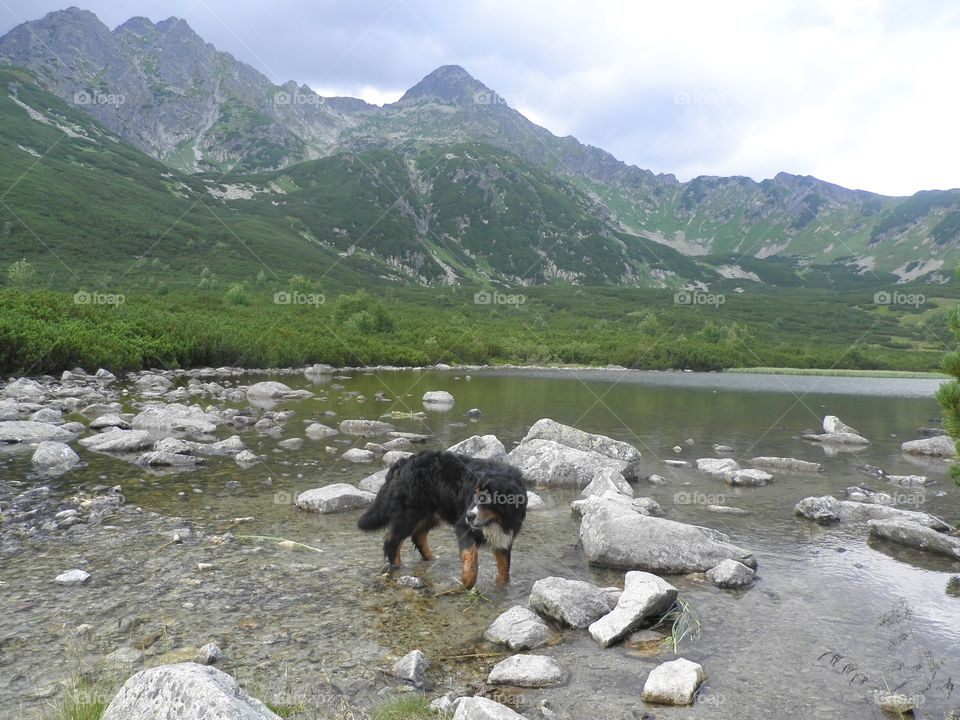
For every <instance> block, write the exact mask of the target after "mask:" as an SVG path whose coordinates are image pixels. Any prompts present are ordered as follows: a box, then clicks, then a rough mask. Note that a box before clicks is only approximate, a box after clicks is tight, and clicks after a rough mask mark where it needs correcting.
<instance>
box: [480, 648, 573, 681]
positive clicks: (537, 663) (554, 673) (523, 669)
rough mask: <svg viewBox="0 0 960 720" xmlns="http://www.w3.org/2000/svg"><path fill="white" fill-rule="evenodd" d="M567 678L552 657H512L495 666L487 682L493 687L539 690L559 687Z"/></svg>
mask: <svg viewBox="0 0 960 720" xmlns="http://www.w3.org/2000/svg"><path fill="white" fill-rule="evenodd" d="M566 678H567V673H566V671H565V670H564V669H563V668H562V667H560V666H559V665H558V664H557V661H556V660H554V659H553V658H551V657H547V656H546V655H511V656H510V657H508V658H506V659H505V660H501V661H500V662H498V663H497V664H496V665H494V666H493V669H492V670H490V674H489V675H488V676H487V682H488V683H490V684H491V685H513V686H515V687H529V688H539V687H549V686H550V685H559V684H561V683H562V682H563V681H564V680H566Z"/></svg>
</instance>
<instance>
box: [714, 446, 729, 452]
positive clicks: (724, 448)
mask: <svg viewBox="0 0 960 720" xmlns="http://www.w3.org/2000/svg"><path fill="white" fill-rule="evenodd" d="M713 451H714V452H718V453H732V452H733V448H732V447H730V446H729V445H714V446H713Z"/></svg>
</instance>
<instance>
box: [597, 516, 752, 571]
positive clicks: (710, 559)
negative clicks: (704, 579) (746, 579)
mask: <svg viewBox="0 0 960 720" xmlns="http://www.w3.org/2000/svg"><path fill="white" fill-rule="evenodd" d="M580 541H581V543H582V544H583V550H584V553H585V554H586V556H587V559H588V560H589V561H590V562H591V563H593V564H595V565H602V566H606V567H616V568H625V569H628V570H631V569H632V570H647V571H649V572H659V573H667V574H684V573H690V572H705V571H707V570H709V569H710V568H712V567H713V566H715V565H717V564H718V563H720V562H721V561H723V560H726V559H728V558H731V559H733V560H738V561H740V562H742V563H743V564H744V565H747V566H748V567H756V565H757V561H756V559H755V558H754V557H753V555H752V554H751V553H750V552H748V551H747V550H744V549H743V548H741V547H738V546H736V545H734V544H733V543H731V542H730V541H729V538H728V537H727V536H726V535H724V534H723V533H721V532H718V531H716V530H711V529H709V528H704V527H699V526H697V525H687V524H685V523H680V522H676V521H673V520H667V519H665V518H658V517H652V516H648V515H641V514H639V513H635V512H634V513H624V512H622V511H619V510H617V509H615V508H612V507H611V504H610V503H602V502H598V503H596V504H594V505H593V506H591V507H590V508H588V510H587V512H586V513H585V514H584V516H583V520H582V521H581V523H580Z"/></svg>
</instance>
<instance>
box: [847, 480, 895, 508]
mask: <svg viewBox="0 0 960 720" xmlns="http://www.w3.org/2000/svg"><path fill="white" fill-rule="evenodd" d="M846 494H847V500H849V501H851V502H860V503H869V504H871V505H896V501H895V500H894V499H893V496H892V495H888V494H887V493H885V492H878V491H876V490H872V489H870V488H867V487H861V486H859V485H851V486H850V487H848V488H847V491H846Z"/></svg>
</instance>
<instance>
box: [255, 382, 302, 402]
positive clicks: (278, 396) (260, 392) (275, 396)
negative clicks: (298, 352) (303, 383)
mask: <svg viewBox="0 0 960 720" xmlns="http://www.w3.org/2000/svg"><path fill="white" fill-rule="evenodd" d="M311 397H313V393H312V392H310V391H309V390H294V389H293V388H291V387H288V386H287V385H284V384H283V383H282V382H275V381H273V380H267V381H264V382H258V383H254V384H253V385H251V386H250V387H248V388H247V398H248V399H250V400H291V399H304V398H311Z"/></svg>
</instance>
